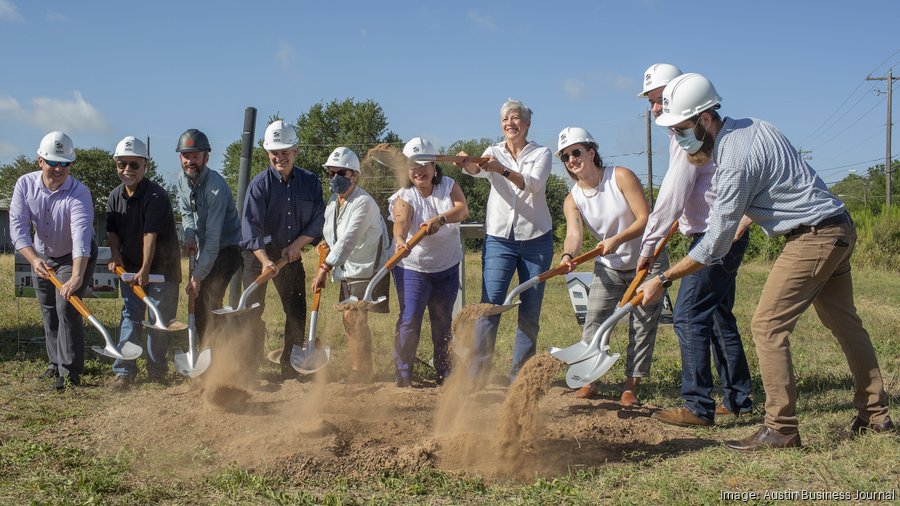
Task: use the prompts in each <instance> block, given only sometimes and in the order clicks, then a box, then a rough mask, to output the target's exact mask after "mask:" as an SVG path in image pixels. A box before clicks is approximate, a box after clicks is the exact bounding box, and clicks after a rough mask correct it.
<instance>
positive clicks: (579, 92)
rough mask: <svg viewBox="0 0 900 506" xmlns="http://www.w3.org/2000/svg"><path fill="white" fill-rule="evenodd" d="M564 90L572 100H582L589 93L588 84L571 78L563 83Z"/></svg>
mask: <svg viewBox="0 0 900 506" xmlns="http://www.w3.org/2000/svg"><path fill="white" fill-rule="evenodd" d="M563 90H564V91H565V92H566V95H568V96H570V97H572V98H581V97H583V96H584V94H585V93H586V92H587V84H585V83H584V81H582V80H581V79H574V78H570V79H566V80H565V81H563Z"/></svg>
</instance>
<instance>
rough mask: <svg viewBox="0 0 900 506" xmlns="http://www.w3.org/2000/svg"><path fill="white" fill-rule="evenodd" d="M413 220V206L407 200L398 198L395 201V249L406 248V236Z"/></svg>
mask: <svg viewBox="0 0 900 506" xmlns="http://www.w3.org/2000/svg"><path fill="white" fill-rule="evenodd" d="M411 220H412V206H410V205H409V204H408V203H407V202H406V201H405V200H403V199H401V198H397V200H395V201H394V250H395V251H400V250H401V249H403V248H406V236H407V235H408V234H409V227H410V224H411Z"/></svg>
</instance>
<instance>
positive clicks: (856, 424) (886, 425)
mask: <svg viewBox="0 0 900 506" xmlns="http://www.w3.org/2000/svg"><path fill="white" fill-rule="evenodd" d="M894 430H895V428H894V422H892V421H891V418H890V417H888V418H887V419H885V421H883V422H881V423H871V422H868V421H866V420H863V419H862V418H860V417H859V415H857V416H854V417H853V423H851V424H850V433H851V434H853V435H861V434H863V433H864V432H869V431H871V432H874V433H876V434H881V433H883V432H894Z"/></svg>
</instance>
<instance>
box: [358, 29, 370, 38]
mask: <svg viewBox="0 0 900 506" xmlns="http://www.w3.org/2000/svg"><path fill="white" fill-rule="evenodd" d="M359 36H360V37H362V38H364V39H365V38H366V37H368V36H369V30H366V29H365V28H360V29H359Z"/></svg>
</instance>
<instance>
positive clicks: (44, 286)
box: [9, 132, 97, 390]
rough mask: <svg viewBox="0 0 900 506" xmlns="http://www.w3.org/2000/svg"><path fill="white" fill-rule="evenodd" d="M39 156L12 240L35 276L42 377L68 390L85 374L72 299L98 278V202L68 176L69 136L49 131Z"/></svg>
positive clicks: (26, 181)
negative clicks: (44, 347) (43, 355)
mask: <svg viewBox="0 0 900 506" xmlns="http://www.w3.org/2000/svg"><path fill="white" fill-rule="evenodd" d="M37 154H38V159H37V165H38V167H40V170H39V171H35V172H31V173H28V174H25V175H24V176H22V177H20V178H19V179H18V181H16V185H15V188H13V194H12V199H11V200H10V205H9V231H10V234H9V235H10V238H11V239H12V242H13V246H14V247H15V248H16V251H18V252H19V253H20V254H21V255H22V256H23V257H25V259H26V260H28V263H30V264H31V269H32V272H33V274H34V275H35V277H36V279H35V280H34V291H35V294H36V296H37V299H38V303H39V304H40V306H41V315H42V316H43V320H44V333H45V334H44V335H45V336H46V345H47V357H48V359H49V364H48V366H47V370H46V371H44V373H43V374H41V378H42V379H52V380H53V387H54V388H55V389H57V390H63V389H65V388H66V387H67V386H78V385H80V384H81V379H80V378H81V373H82V371H83V369H84V322H83V320H82V318H81V314H79V313H78V311H77V310H76V309H75V307H74V306H72V304H70V303H69V302H68V298H69V296H70V295H75V296H78V297H84V294H85V292H86V291H87V289H88V287H89V286H90V285H91V280H92V278H93V274H94V265H95V262H96V261H97V244H96V243H95V242H94V229H93V224H94V203H93V199H92V198H91V192H90V190H88V188H87V186H85V185H84V184H82V183H81V182H80V181H78V180H76V179H75V178H73V177H71V176H69V170H70V169H71V167H72V164H73V163H74V162H75V145H74V144H73V143H72V139H71V138H70V137H69V136H68V135H66V134H64V133H63V132H50V133H49V134H47V135H46V136H44V138H43V139H42V140H41V144H40V146H39V147H38V150H37ZM32 228H33V229H34V237H32V236H31V230H32ZM50 269H53V270H54V271H56V276H57V277H58V278H59V279H60V280H61V281H62V282H63V285H62V288H60V289H59V290H57V289H56V287H55V286H54V285H53V283H52V282H51V281H50V277H49V273H48V272H49V270H50Z"/></svg>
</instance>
